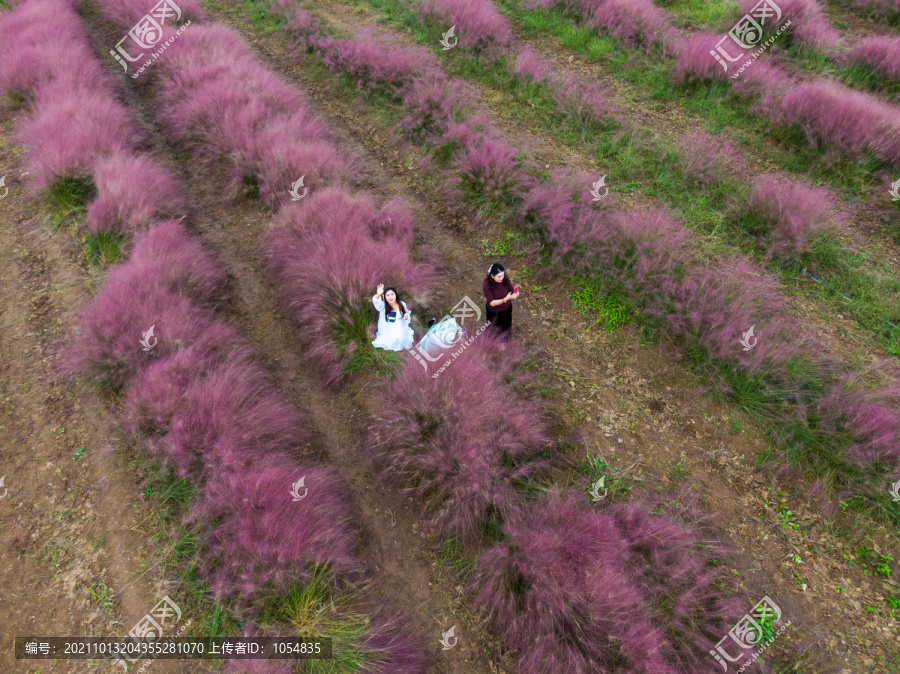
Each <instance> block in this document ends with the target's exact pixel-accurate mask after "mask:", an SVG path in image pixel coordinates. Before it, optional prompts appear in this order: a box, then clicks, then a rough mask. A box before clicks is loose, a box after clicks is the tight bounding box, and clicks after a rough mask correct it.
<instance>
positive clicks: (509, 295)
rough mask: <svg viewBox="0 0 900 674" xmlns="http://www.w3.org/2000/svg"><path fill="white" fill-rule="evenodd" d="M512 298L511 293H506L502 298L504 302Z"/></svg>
mask: <svg viewBox="0 0 900 674" xmlns="http://www.w3.org/2000/svg"><path fill="white" fill-rule="evenodd" d="M512 298H513V294H512V293H506V297H504V298H503V301H504V302H509V301H510V300H511V299H512Z"/></svg>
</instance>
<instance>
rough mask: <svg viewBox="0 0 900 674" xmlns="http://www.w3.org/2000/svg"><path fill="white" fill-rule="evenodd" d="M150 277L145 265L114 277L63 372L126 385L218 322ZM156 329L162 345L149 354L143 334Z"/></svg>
mask: <svg viewBox="0 0 900 674" xmlns="http://www.w3.org/2000/svg"><path fill="white" fill-rule="evenodd" d="M147 272H148V267H147V266H146V265H134V264H130V263H127V262H126V263H124V264H122V265H120V266H119V267H118V268H117V269H115V270H114V271H113V272H112V273H111V274H110V276H109V279H108V280H107V282H106V283H105V284H104V285H103V287H102V288H101V290H100V292H99V293H98V295H97V296H96V297H95V298H94V299H93V300H91V301H90V302H88V303H86V305H85V307H84V309H83V311H82V314H81V316H80V318H79V319H78V322H77V326H78V329H79V332H78V333H77V335H78V336H77V337H76V338H75V340H74V342H73V343H72V344H71V346H70V347H69V348H68V349H67V350H66V351H65V353H64V354H63V356H62V358H61V360H60V362H59V364H60V367H61V368H62V370H63V371H65V372H77V371H88V370H90V371H93V372H95V373H97V374H100V375H105V376H106V377H107V378H108V379H109V380H110V381H111V382H112V383H121V382H124V381H125V380H127V379H128V378H130V377H131V376H132V375H133V374H134V373H135V372H136V371H137V370H138V369H140V368H142V367H144V366H146V365H147V364H149V363H150V362H152V361H153V360H155V359H156V358H160V357H162V356H165V355H166V354H168V353H172V352H173V351H177V350H179V349H182V348H184V347H185V346H186V345H188V344H191V343H192V342H194V341H195V340H196V339H197V338H198V337H199V336H200V335H201V334H202V333H204V332H205V331H207V330H209V329H210V328H211V326H212V325H213V324H214V323H215V321H214V319H213V318H212V316H211V314H210V313H209V312H208V311H207V310H205V309H203V308H201V307H198V306H197V305H195V304H194V303H193V302H191V300H190V299H188V298H187V297H184V296H183V295H178V294H176V293H170V292H165V291H163V290H161V289H160V288H158V287H157V286H156V285H155V282H154V279H153V277H152V276H151V275H149V274H148V273H147ZM151 326H152V327H153V328H154V336H155V339H156V340H157V343H156V346H155V347H154V348H153V349H152V350H151V351H144V350H143V348H142V346H141V339H142V335H143V333H144V332H145V331H147V330H149V329H150V327H151ZM150 341H151V342H152V339H151V340H150Z"/></svg>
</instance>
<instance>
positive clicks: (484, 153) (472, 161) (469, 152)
mask: <svg viewBox="0 0 900 674" xmlns="http://www.w3.org/2000/svg"><path fill="white" fill-rule="evenodd" d="M476 138H477V140H475V141H473V142H469V143H467V144H466V147H465V149H464V151H463V152H462V153H461V154H459V155H458V156H457V157H456V158H455V159H454V161H453V167H454V168H455V169H456V174H455V175H453V176H452V178H451V181H450V187H449V190H450V191H452V192H455V191H458V192H459V193H460V194H470V195H474V196H477V197H481V198H490V199H498V200H502V199H509V198H511V197H512V196H513V195H514V193H515V191H516V188H517V187H518V177H517V163H518V162H517V159H516V154H517V150H516V148H515V147H513V146H512V145H509V144H507V142H506V141H505V140H503V139H502V138H500V137H499V136H493V135H491V136H476Z"/></svg>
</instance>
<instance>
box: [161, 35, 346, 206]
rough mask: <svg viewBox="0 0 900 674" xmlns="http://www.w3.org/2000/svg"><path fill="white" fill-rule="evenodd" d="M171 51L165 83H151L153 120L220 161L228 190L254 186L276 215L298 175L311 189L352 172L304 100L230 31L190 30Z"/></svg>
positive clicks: (337, 179)
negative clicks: (155, 103) (157, 110)
mask: <svg viewBox="0 0 900 674" xmlns="http://www.w3.org/2000/svg"><path fill="white" fill-rule="evenodd" d="M175 47H177V49H175V50H174V51H171V50H172V49H173V48H175ZM170 51H171V53H169V52H167V58H166V59H165V60H164V62H165V70H166V77H164V78H163V77H161V78H160V79H159V80H158V92H159V98H160V100H161V101H162V103H164V105H163V106H161V110H162V112H161V114H160V116H161V118H162V119H163V121H164V123H165V124H166V125H167V127H168V128H169V130H170V132H171V133H172V134H173V136H174V137H175V138H176V139H177V140H181V141H188V142H190V143H192V144H194V145H196V146H197V149H198V150H199V151H200V152H201V153H202V154H203V155H205V156H206V157H207V158H209V159H212V160H219V159H221V158H225V159H227V160H228V162H229V165H230V169H229V172H230V174H231V177H232V187H233V188H238V187H240V186H242V185H243V184H244V182H245V181H250V182H255V183H258V184H259V193H260V197H261V198H262V199H263V201H264V202H265V203H266V205H268V206H270V207H274V208H277V207H279V206H280V205H281V204H282V203H284V202H285V201H287V200H289V199H290V194H289V192H288V190H289V189H290V186H291V184H292V183H293V182H294V181H296V180H297V179H298V178H300V177H301V176H306V181H305V182H304V186H307V187H309V186H313V189H315V187H318V185H319V184H321V183H327V182H337V181H340V180H341V179H343V178H344V177H346V176H348V175H351V174H352V173H353V172H354V171H355V169H354V168H353V165H352V164H351V162H350V161H349V160H348V159H345V158H344V157H342V155H341V154H340V153H339V152H338V150H337V148H336V147H335V146H334V143H333V141H332V139H331V134H330V133H329V132H328V129H327V127H326V126H325V124H324V123H323V122H321V121H320V120H319V119H317V118H315V117H314V116H313V115H312V113H311V112H310V111H309V106H308V104H307V102H306V98H305V97H304V96H302V95H301V94H300V92H299V91H297V90H296V89H294V88H293V87H291V86H289V85H287V84H285V83H284V82H282V81H281V80H280V79H279V78H278V77H276V76H275V75H274V74H272V73H271V72H269V71H268V70H267V69H266V68H264V67H263V66H262V64H260V63H259V62H258V61H257V60H256V59H255V58H254V57H253V55H252V54H251V53H250V52H249V50H248V48H247V45H246V44H245V43H244V42H243V41H242V40H240V38H239V37H238V36H236V35H235V34H234V32H233V31H231V30H230V29H226V28H224V27H222V26H218V25H214V26H203V25H200V26H197V28H196V30H190V31H186V32H185V33H184V34H183V35H182V36H181V38H180V39H179V40H178V42H176V43H174V44H173V45H172V47H171V48H170ZM161 62H162V60H161Z"/></svg>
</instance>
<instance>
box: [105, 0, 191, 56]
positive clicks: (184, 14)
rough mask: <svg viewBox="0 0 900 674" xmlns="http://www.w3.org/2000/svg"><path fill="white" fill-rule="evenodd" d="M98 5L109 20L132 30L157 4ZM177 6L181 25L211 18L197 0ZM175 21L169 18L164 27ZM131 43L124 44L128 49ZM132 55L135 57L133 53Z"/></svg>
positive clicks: (142, 0) (137, 0)
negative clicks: (179, 11)
mask: <svg viewBox="0 0 900 674" xmlns="http://www.w3.org/2000/svg"><path fill="white" fill-rule="evenodd" d="M97 4H98V6H99V8H100V11H101V12H102V13H103V15H104V16H105V17H106V18H107V19H109V20H110V21H112V22H113V23H115V24H116V25H118V26H120V27H122V28H126V27H127V28H131V27H132V26H133V25H134V24H136V23H137V22H138V21H140V19H141V18H142V17H143V16H144V15H145V14H147V13H148V12H149V11H150V10H151V9H152V8H153V6H154V5H155V4H156V3H155V2H151V1H150V0H99V2H98V3H97ZM176 4H177V5H178V8H179V9H180V10H181V19H180V20H179V22H178V23H179V24H183V23H185V22H186V21H188V20H190V21H191V22H193V23H197V22H198V21H205V20H207V19H208V18H209V15H208V14H207V13H206V12H205V11H204V10H203V8H202V7H200V5H199V4H198V3H197V2H196V0H181V2H177V3H176ZM174 20H175V17H174V16H171V17H168V18H167V19H166V22H165V24H164V26H166V27H168V26H171V25H172V24H173V23H174ZM193 23H192V25H193ZM129 42H130V40H126V41H125V42H124V43H123V44H124V45H125V47H126V48H127V46H128V43H129ZM162 42H164V40H160V42H158V43H157V46H158V45H160V44H162ZM154 50H155V49H151V51H154ZM132 55H134V53H133V52H132Z"/></svg>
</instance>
